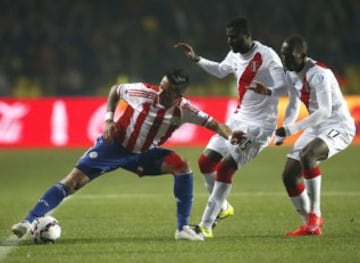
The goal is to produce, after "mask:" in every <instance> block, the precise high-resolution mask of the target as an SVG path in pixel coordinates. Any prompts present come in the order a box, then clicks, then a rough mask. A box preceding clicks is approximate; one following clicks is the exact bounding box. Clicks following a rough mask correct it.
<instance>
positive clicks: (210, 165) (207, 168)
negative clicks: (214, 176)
mask: <svg viewBox="0 0 360 263" xmlns="http://www.w3.org/2000/svg"><path fill="white" fill-rule="evenodd" d="M219 161H220V159H219V158H212V157H209V156H207V155H205V154H203V153H202V154H201V155H200V157H199V159H198V165H199V169H200V172H201V173H203V174H205V173H212V172H214V171H215V170H216V166H217V165H218V163H219Z"/></svg>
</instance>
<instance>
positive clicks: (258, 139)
mask: <svg viewBox="0 0 360 263" xmlns="http://www.w3.org/2000/svg"><path fill="white" fill-rule="evenodd" d="M227 124H228V125H229V126H230V128H231V129H232V130H234V131H236V130H241V131H243V132H245V133H246V135H247V137H248V140H247V141H246V142H244V143H243V144H241V145H232V144H231V143H230V142H229V141H228V140H226V139H224V138H223V137H221V136H220V135H217V134H216V135H214V136H213V137H211V139H210V141H209V143H208V144H207V146H206V148H207V149H211V150H214V151H216V152H218V153H220V154H221V155H222V156H226V155H227V154H229V153H230V154H231V156H232V157H233V158H234V160H235V161H236V162H237V164H238V168H241V167H243V166H244V165H245V164H246V163H248V162H249V161H251V160H252V159H254V158H255V156H257V155H258V154H259V153H260V152H261V151H262V150H263V149H264V148H265V147H266V146H267V145H269V143H270V141H271V138H272V136H273V134H274V129H267V128H263V127H259V126H255V125H253V124H252V123H246V122H241V121H240V120H236V119H230V120H229V121H228V123H227Z"/></svg>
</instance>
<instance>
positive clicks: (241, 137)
mask: <svg viewBox="0 0 360 263" xmlns="http://www.w3.org/2000/svg"><path fill="white" fill-rule="evenodd" d="M247 139H248V138H247V136H246V133H245V132H243V131H240V130H237V131H234V132H233V133H232V135H231V138H230V143H231V144H234V145H235V144H242V143H243V142H244V141H246V140H247Z"/></svg>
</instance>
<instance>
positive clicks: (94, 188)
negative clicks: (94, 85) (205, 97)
mask: <svg viewBox="0 0 360 263" xmlns="http://www.w3.org/2000/svg"><path fill="white" fill-rule="evenodd" d="M176 150H177V151H178V152H179V153H181V154H182V155H184V156H186V157H187V159H188V160H189V162H190V163H191V165H192V168H193V171H194V174H195V184H194V188H195V189H194V205H193V213H192V216H191V222H192V223H199V221H200V218H201V214H202V211H203V209H204V206H205V204H206V201H207V196H208V195H207V193H206V190H205V187H204V185H203V180H202V176H201V175H200V174H199V170H198V168H197V164H196V160H197V157H198V155H199V154H200V152H201V150H202V149H201V148H177V149H176ZM287 150H288V149H287V148H285V147H269V148H267V149H265V150H264V151H263V152H262V153H261V154H260V155H259V156H258V157H257V158H256V159H255V160H254V161H252V162H251V163H250V164H248V165H247V166H246V167H244V168H243V169H242V170H241V171H238V172H237V173H236V175H235V176H234V178H233V188H232V193H231V195H230V197H229V201H230V202H231V203H232V205H233V206H234V207H235V215H234V216H233V217H231V218H229V219H226V220H224V221H223V222H221V223H220V224H219V225H218V226H217V227H216V228H215V230H214V235H215V237H214V238H213V239H207V240H206V241H204V242H190V241H175V240H174V231H175V225H176V217H175V201H174V197H173V193H172V188H173V178H172V176H170V175H165V176H159V177H144V178H138V177H137V176H136V175H132V174H129V173H127V172H125V171H124V170H117V171H115V172H112V173H109V174H106V175H104V176H102V177H100V178H98V179H96V181H94V182H92V183H90V184H89V185H88V186H86V187H85V188H83V189H81V190H80V191H79V192H78V193H77V194H75V195H74V196H73V197H71V198H69V199H67V200H66V201H65V202H64V203H62V205H61V206H60V207H59V208H58V209H57V210H55V211H54V212H53V216H55V217H56V218H57V219H58V220H59V221H60V223H61V226H62V237H61V239H60V240H59V241H58V242H57V243H56V244H53V245H35V244H34V243H33V242H32V240H31V239H30V237H29V236H28V237H27V238H25V239H24V240H21V241H20V242H19V241H18V240H17V239H15V238H14V237H13V236H12V235H11V233H10V227H11V225H12V224H13V223H15V222H17V221H18V220H20V219H22V218H23V217H24V215H25V214H26V212H27V211H28V210H29V209H30V208H31V207H32V205H33V204H34V202H36V201H37V199H38V198H39V196H40V195H41V194H42V193H43V191H44V190H46V189H47V188H48V187H49V186H50V185H51V184H53V183H55V182H57V181H59V180H60V179H61V178H62V177H63V176H64V175H66V174H67V173H68V171H69V170H70V169H71V168H72V166H73V165H74V163H75V162H76V160H77V159H78V158H79V156H80V155H81V154H82V153H83V150H36V151H35V150H1V151H0V164H1V176H0V197H1V198H0V262H66V263H70V262H96V263H99V262H104V263H105V262H141V263H146V262H149V263H150V262H151V263H152V262H206V263H210V262H217V263H219V262H246V263H252V262H257V263H259V262H277V263H281V262H299V263H300V262H301V263H303V262H319V263H320V262H340V263H343V262H360V168H359V167H360V166H359V161H360V147H359V146H351V147H350V148H348V149H347V150H346V151H344V152H342V153H340V154H338V155H336V156H335V157H333V158H332V159H330V160H329V161H326V162H323V163H322V164H321V169H322V173H323V185H322V213H323V217H324V220H325V225H324V228H323V235H322V236H321V237H300V238H285V237H283V236H282V233H283V232H285V231H288V230H292V229H294V228H296V227H298V226H299V225H300V224H301V222H300V220H299V218H298V216H297V214H296V213H295V211H294V209H293V207H292V205H291V203H290V202H289V200H288V198H287V196H286V194H285V191H284V188H283V185H282V182H281V171H282V168H283V166H284V162H285V158H286V157H285V154H286V152H287Z"/></svg>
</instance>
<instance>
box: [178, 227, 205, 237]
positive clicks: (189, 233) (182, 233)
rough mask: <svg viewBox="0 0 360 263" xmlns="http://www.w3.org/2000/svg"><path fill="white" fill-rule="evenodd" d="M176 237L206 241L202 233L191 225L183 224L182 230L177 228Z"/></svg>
mask: <svg viewBox="0 0 360 263" xmlns="http://www.w3.org/2000/svg"><path fill="white" fill-rule="evenodd" d="M175 239H176V240H180V239H186V240H192V241H204V236H203V235H202V234H201V233H200V234H199V233H196V232H195V231H194V230H193V229H192V228H191V227H190V226H183V229H182V230H178V229H177V230H176V232H175Z"/></svg>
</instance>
